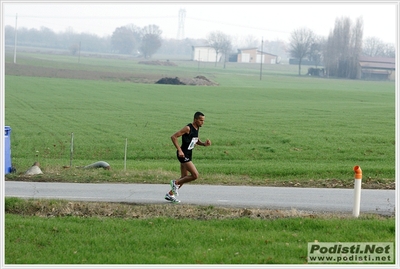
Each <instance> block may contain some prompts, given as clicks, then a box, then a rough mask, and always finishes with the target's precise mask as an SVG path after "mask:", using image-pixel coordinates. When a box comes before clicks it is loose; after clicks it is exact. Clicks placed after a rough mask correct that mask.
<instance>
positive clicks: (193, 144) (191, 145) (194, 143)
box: [188, 137, 199, 150]
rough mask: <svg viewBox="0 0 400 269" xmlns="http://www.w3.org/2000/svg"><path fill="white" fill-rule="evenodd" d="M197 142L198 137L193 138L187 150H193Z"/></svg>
mask: <svg viewBox="0 0 400 269" xmlns="http://www.w3.org/2000/svg"><path fill="white" fill-rule="evenodd" d="M197 141H199V138H198V137H193V138H192V141H191V142H190V144H189V147H188V150H191V149H193V148H194V146H196V143H197Z"/></svg>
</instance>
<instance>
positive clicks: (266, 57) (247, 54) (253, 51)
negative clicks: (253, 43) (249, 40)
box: [237, 48, 278, 64]
mask: <svg viewBox="0 0 400 269" xmlns="http://www.w3.org/2000/svg"><path fill="white" fill-rule="evenodd" d="M261 61H262V63H266V64H276V63H278V56H277V55H274V54H271V53H266V52H263V51H260V50H258V49H257V48H245V49H238V55H237V62H238V63H261Z"/></svg>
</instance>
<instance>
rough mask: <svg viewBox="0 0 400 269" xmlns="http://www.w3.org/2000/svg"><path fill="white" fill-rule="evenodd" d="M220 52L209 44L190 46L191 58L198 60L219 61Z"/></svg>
mask: <svg viewBox="0 0 400 269" xmlns="http://www.w3.org/2000/svg"><path fill="white" fill-rule="evenodd" d="M221 56H222V54H221V53H219V54H218V55H217V52H216V51H215V49H214V48H213V47H209V46H192V60H193V61H199V62H215V61H217V62H219V61H220V60H221Z"/></svg>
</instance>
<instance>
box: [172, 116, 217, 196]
mask: <svg viewBox="0 0 400 269" xmlns="http://www.w3.org/2000/svg"><path fill="white" fill-rule="evenodd" d="M204 120H205V116H204V114H203V113H201V112H196V113H195V114H194V118H193V122H192V123H189V124H187V125H186V126H185V127H183V128H182V129H180V130H179V131H177V132H176V133H174V134H173V135H172V136H171V140H172V143H173V144H174V146H175V147H176V156H177V158H178V160H179V162H180V169H181V177H180V178H179V179H177V180H171V182H170V185H171V190H170V191H169V192H168V193H167V194H166V195H165V200H167V201H170V202H173V203H180V201H179V200H178V199H176V197H175V195H177V196H178V195H179V194H178V189H179V188H180V187H182V185H183V184H185V183H188V182H190V181H193V180H196V179H197V178H198V177H199V172H198V171H197V169H196V166H195V165H194V164H193V162H192V150H193V148H194V147H195V146H196V145H200V146H205V147H207V146H211V141H210V140H209V139H207V140H206V142H202V141H200V139H199V128H200V127H201V126H203V124H204ZM179 137H182V144H181V146H179V142H178V138H179ZM189 173H190V174H189Z"/></svg>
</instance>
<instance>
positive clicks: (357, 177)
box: [353, 165, 362, 218]
mask: <svg viewBox="0 0 400 269" xmlns="http://www.w3.org/2000/svg"><path fill="white" fill-rule="evenodd" d="M353 170H354V173H355V174H354V205H353V216H354V217H356V218H358V216H359V215H360V201H361V180H362V170H361V168H360V166H358V165H356V166H354V168H353Z"/></svg>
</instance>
